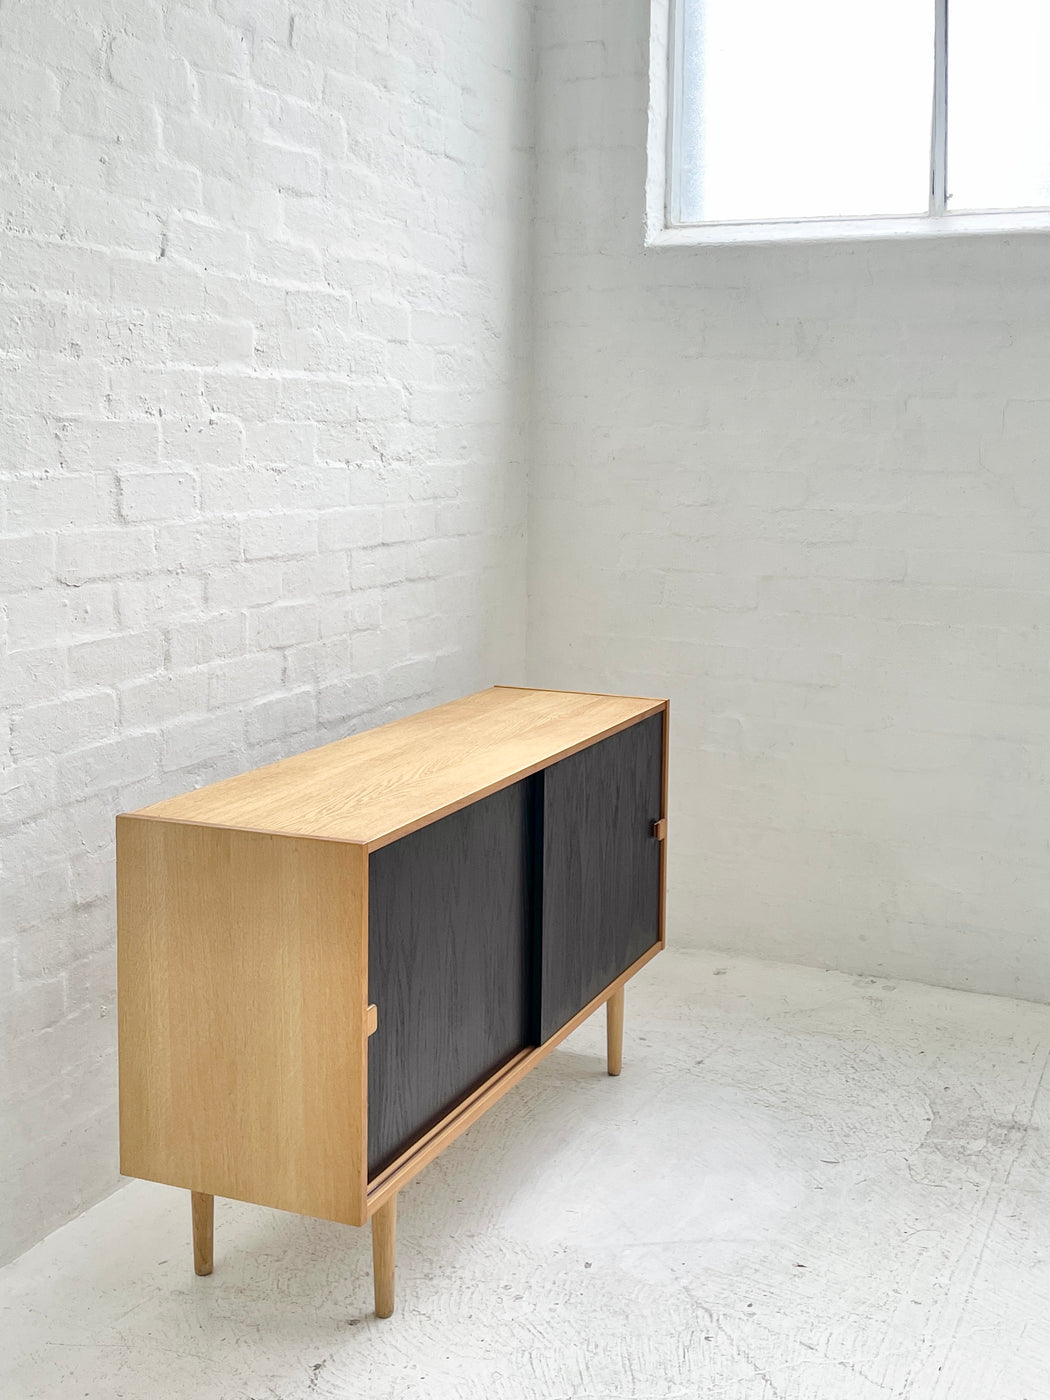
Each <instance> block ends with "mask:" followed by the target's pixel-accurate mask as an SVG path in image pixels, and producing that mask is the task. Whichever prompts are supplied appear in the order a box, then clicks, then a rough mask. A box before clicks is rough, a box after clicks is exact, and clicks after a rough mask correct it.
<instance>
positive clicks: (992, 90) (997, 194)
mask: <svg viewBox="0 0 1050 1400" xmlns="http://www.w3.org/2000/svg"><path fill="white" fill-rule="evenodd" d="M1048 81H1050V4H1048V3H1047V0H995V4H994V5H990V4H989V3H988V0H949V3H948V201H949V203H948V207H949V209H951V210H958V209H1009V208H1014V209H1023V208H1026V207H1031V206H1038V205H1050V95H1048V93H1050V90H1048V87H1047V84H1048Z"/></svg>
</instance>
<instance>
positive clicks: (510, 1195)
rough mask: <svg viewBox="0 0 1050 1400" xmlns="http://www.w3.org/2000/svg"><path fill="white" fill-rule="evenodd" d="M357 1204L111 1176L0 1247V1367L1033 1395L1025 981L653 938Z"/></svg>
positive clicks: (234, 1397) (7, 1390)
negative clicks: (52, 1221) (617, 1031)
mask: <svg viewBox="0 0 1050 1400" xmlns="http://www.w3.org/2000/svg"><path fill="white" fill-rule="evenodd" d="M603 1050H604V1026H603V1018H602V1017H601V1016H598V1017H595V1018H594V1019H593V1020H592V1021H591V1022H590V1023H589V1024H588V1025H586V1026H584V1027H583V1028H582V1029H581V1030H580V1031H578V1032H577V1033H576V1034H575V1035H574V1036H573V1037H572V1038H571V1039H570V1040H568V1041H567V1042H566V1044H565V1047H564V1048H563V1049H562V1050H561V1051H559V1052H558V1053H556V1054H554V1055H552V1056H551V1057H550V1059H548V1060H547V1061H546V1062H545V1063H544V1064H543V1065H542V1066H541V1067H540V1068H539V1069H538V1070H537V1071H536V1072H535V1073H534V1074H533V1075H532V1077H531V1078H530V1079H529V1080H528V1081H526V1083H525V1084H524V1085H523V1086H521V1087H520V1088H518V1089H517V1090H515V1091H514V1092H512V1093H511V1094H510V1095H509V1096H508V1098H506V1099H504V1100H503V1102H502V1103H501V1104H500V1105H499V1106H498V1107H497V1108H496V1109H494V1110H493V1111H492V1112H491V1113H490V1114H489V1115H488V1116H487V1117H486V1118H485V1119H484V1120H482V1122H481V1123H479V1124H478V1125H477V1126H475V1127H474V1128H472V1129H471V1130H470V1131H469V1132H468V1133H467V1134H466V1135H465V1137H463V1138H461V1139H460V1141H459V1142H458V1143H457V1144H456V1145H455V1146H454V1147H453V1148H451V1149H450V1150H449V1151H448V1152H447V1153H446V1154H445V1156H444V1157H442V1158H441V1159H440V1160H439V1161H438V1162H437V1163H435V1164H434V1165H433V1166H432V1167H430V1168H429V1169H428V1170H427V1171H426V1172H425V1173H424V1174H423V1176H422V1177H421V1178H420V1179H419V1180H417V1181H416V1182H415V1183H414V1184H413V1185H411V1186H410V1187H409V1188H408V1189H407V1190H406V1191H405V1192H404V1193H403V1194H402V1197H401V1206H400V1238H399V1242H398V1261H399V1262H398V1294H399V1297H398V1312H397V1313H396V1314H395V1316H394V1317H393V1318H392V1319H391V1320H390V1321H388V1322H377V1321H376V1319H375V1318H374V1317H373V1316H372V1315H371V1276H370V1256H369V1238H368V1232H367V1231H366V1230H354V1229H347V1228H344V1227H342V1226H338V1225H330V1224H326V1223H324V1222H322V1221H316V1220H305V1219H300V1218H298V1217H296V1216H291V1215H285V1214H281V1213H279V1212H276V1211H268V1210H261V1209H257V1208H255V1207H251V1206H244V1205H239V1204H236V1203H234V1202H230V1201H222V1202H219V1203H218V1204H217V1210H216V1268H215V1273H214V1275H213V1276H212V1277H211V1278H208V1279H197V1278H195V1277H194V1275H193V1273H192V1268H191V1259H190V1245H189V1238H188V1235H189V1202H188V1197H187V1196H186V1194H185V1193H184V1192H179V1191H173V1190H169V1189H168V1188H165V1187H160V1186H152V1185H148V1184H146V1183H141V1182H136V1183H133V1184H132V1185H130V1186H128V1187H127V1188H126V1189H125V1190H122V1191H119V1192H117V1194H116V1195H114V1196H112V1197H110V1198H109V1200H107V1201H104V1202H103V1203H102V1204H101V1205H98V1206H96V1207H95V1208H94V1209H93V1210H90V1211H88V1212H87V1214H86V1215H84V1216H82V1217H81V1218H80V1219H79V1220H76V1221H74V1222H73V1223H72V1224H70V1225H68V1226H66V1227H65V1228H64V1229H62V1230H59V1231H58V1232H57V1233H56V1234H54V1235H52V1236H51V1237H50V1238H49V1239H47V1240H46V1241H45V1242H44V1243H43V1244H41V1245H38V1246H37V1248H36V1249H34V1250H32V1251H30V1252H29V1253H28V1254H26V1255H24V1256H23V1257H22V1258H21V1259H20V1260H18V1261H16V1262H15V1263H14V1264H12V1265H9V1266H8V1267H7V1268H6V1269H4V1270H2V1271H0V1335H2V1337H3V1344H2V1348H0V1396H2V1397H3V1400H43V1398H44V1397H46V1398H47V1400H58V1398H59V1397H61V1400H79V1397H89V1400H118V1398H119V1400H183V1397H185V1400H191V1397H192V1400H300V1398H302V1400H306V1398H307V1397H311V1400H313V1398H314V1397H337V1396H338V1397H347V1398H348V1400H349V1397H354V1398H355V1400H356V1398H357V1397H361V1400H445V1397H448V1398H449V1400H452V1398H453V1397H454V1400H519V1398H520V1397H528V1400H533V1397H535V1398H536V1400H570V1398H571V1400H612V1398H613V1397H631V1400H672V1397H673V1400H695V1398H696V1397H704V1398H705V1400H706V1397H718V1400H840V1398H841V1400H885V1397H901V1400H903V1398H904V1397H908V1400H1047V1397H1050V1160H1048V1147H1047V1141H1048V1139H1047V1129H1048V1128H1050V1085H1044V1082H1043V1081H1044V1076H1045V1072H1046V1067H1047V1063H1048V1057H1050V1008H1047V1007H1043V1006H1035V1005H1031V1004H1028V1003H1025V1002H1016V1001H1006V1000H1001V999H995V998H991V997H979V996H972V995H968V994H966V993H959V992H946V991H938V990H935V989H931V988H928V987H920V986H915V985H911V984H900V983H899V984H893V983H887V982H883V981H879V980H873V979H867V978H851V977H846V976H842V975H839V974H833V973H821V972H815V971H811V970H808V969H804V968H796V967H786V966H778V965H775V964H768V963H767V964H760V963H748V962H743V961H740V960H735V959H733V960H731V959H726V958H715V957H712V956H708V955H699V954H687V953H673V952H672V953H668V954H666V955H665V956H664V957H661V958H658V959H657V960H656V961H655V962H654V963H653V964H651V966H650V967H649V968H647V969H646V970H645V972H643V973H642V974H641V976H640V977H639V978H638V980H637V982H636V983H635V984H634V985H633V986H632V987H631V988H629V989H628V993H627V1037H626V1043H625V1065H624V1073H623V1076H622V1078H620V1079H619V1080H610V1079H608V1078H607V1077H606V1075H605V1073H604V1066H603V1062H602V1054H603Z"/></svg>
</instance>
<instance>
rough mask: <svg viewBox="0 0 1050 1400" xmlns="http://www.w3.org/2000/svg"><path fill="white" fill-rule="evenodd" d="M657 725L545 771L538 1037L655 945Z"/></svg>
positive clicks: (657, 718)
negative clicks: (654, 829)
mask: <svg viewBox="0 0 1050 1400" xmlns="http://www.w3.org/2000/svg"><path fill="white" fill-rule="evenodd" d="M663 731H664V716H663V713H660V714H657V715H652V716H651V717H650V718H648V719H644V720H642V721H640V722H639V723H638V724H635V725H632V726H631V727H630V728H629V729H624V730H622V731H621V732H620V733H619V734H614V735H613V736H612V737H611V738H608V739H603V740H601V741H600V742H599V743H597V744H594V745H592V746H591V747H590V748H587V749H583V750H581V751H580V752H579V753H576V754H573V755H572V756H571V757H569V758H564V759H562V760H561V761H560V762H559V763H553V764H551V766H550V767H549V768H548V769H547V770H546V771H545V773H544V776H543V794H544V795H543V920H542V953H541V962H542V972H541V991H540V997H541V1006H540V1034H541V1039H542V1040H546V1039H547V1037H548V1036H551V1035H553V1034H554V1033H555V1031H557V1030H558V1029H560V1027H561V1026H563V1025H564V1024H565V1023H566V1021H568V1020H569V1019H570V1018H571V1017H573V1016H575V1015H576V1013H577V1012H578V1011H579V1010H580V1008H581V1007H583V1006H586V1005H587V1003H588V1002H589V1001H591V999H592V998H593V997H595V996H597V995H598V993H599V992H601V991H602V990H603V989H604V988H605V987H607V986H608V985H609V984H610V983H611V982H612V981H613V980H614V979H615V978H616V977H618V976H619V975H620V973H621V972H623V971H625V969H626V968H628V967H630V965H631V964H632V963H633V962H635V961H636V960H637V959H638V958H640V957H641V956H642V954H643V953H645V952H646V950H647V949H649V948H651V947H652V946H653V944H654V943H658V942H659V941H660V936H661V917H660V915H661V908H660V906H661V884H662V864H663V858H662V851H661V847H662V845H663V843H662V842H661V841H659V840H657V839H656V837H655V836H654V835H653V823H654V822H655V821H656V820H657V819H658V818H660V817H661V816H662V815H663Z"/></svg>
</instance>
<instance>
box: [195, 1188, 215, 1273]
mask: <svg viewBox="0 0 1050 1400" xmlns="http://www.w3.org/2000/svg"><path fill="white" fill-rule="evenodd" d="M190 1215H191V1217H192V1220H193V1272H194V1273H195V1274H196V1275H197V1276H198V1277H199V1278H207V1276H208V1275H209V1274H210V1273H211V1270H212V1258H213V1251H214V1240H215V1197H214V1196H209V1195H208V1193H207V1192H206V1191H191V1192H190Z"/></svg>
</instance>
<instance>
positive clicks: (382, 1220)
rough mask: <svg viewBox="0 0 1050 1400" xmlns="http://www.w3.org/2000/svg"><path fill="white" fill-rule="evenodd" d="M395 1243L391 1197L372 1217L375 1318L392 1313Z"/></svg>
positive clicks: (394, 1207)
mask: <svg viewBox="0 0 1050 1400" xmlns="http://www.w3.org/2000/svg"><path fill="white" fill-rule="evenodd" d="M396 1241H397V1197H396V1196H391V1197H390V1199H389V1201H387V1203H386V1205H385V1206H380V1207H379V1209H378V1210H377V1211H376V1213H375V1215H373V1216H372V1282H373V1285H374V1287H375V1296H376V1317H389V1316H390V1314H391V1313H392V1312H393V1311H394V1249H395V1245H396Z"/></svg>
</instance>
